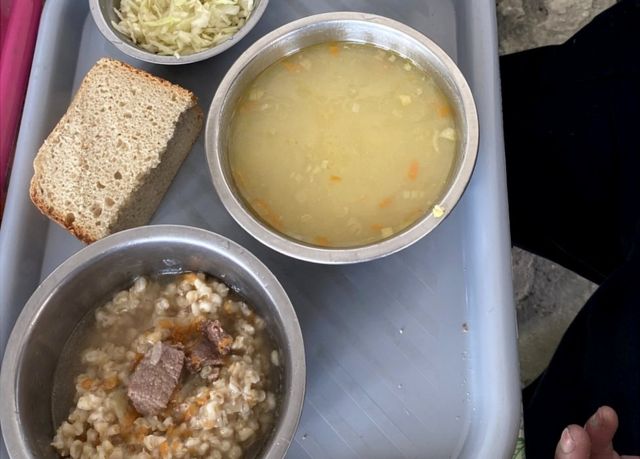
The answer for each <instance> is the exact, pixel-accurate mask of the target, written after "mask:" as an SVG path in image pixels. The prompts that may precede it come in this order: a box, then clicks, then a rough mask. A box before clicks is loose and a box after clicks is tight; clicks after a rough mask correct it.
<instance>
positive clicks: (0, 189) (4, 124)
mask: <svg viewBox="0 0 640 459" xmlns="http://www.w3.org/2000/svg"><path fill="white" fill-rule="evenodd" d="M42 6H43V0H13V1H12V0H0V48H1V49H2V54H0V101H1V103H0V217H1V216H2V209H3V208H4V201H5V197H6V193H7V186H8V184H9V170H10V167H11V162H12V159H13V152H14V149H15V143H16V137H17V135H18V126H19V124H20V118H21V115H22V105H23V103H24V96H25V93H26V90H27V81H28V79H29V70H30V69H31V59H32V58H33V50H34V47H35V43H36V36H37V32H38V24H39V23H40V13H41V12H42Z"/></svg>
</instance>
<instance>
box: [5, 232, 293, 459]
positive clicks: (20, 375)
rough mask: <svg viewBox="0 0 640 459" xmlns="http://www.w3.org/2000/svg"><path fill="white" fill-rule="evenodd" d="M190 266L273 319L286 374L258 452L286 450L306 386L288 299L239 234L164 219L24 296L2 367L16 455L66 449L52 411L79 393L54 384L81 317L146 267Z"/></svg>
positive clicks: (92, 253) (108, 242)
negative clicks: (59, 443) (55, 444)
mask: <svg viewBox="0 0 640 459" xmlns="http://www.w3.org/2000/svg"><path fill="white" fill-rule="evenodd" d="M185 270H189V271H203V272H207V273H209V274H212V275H214V276H217V277H220V278H222V279H223V280H224V281H225V282H226V283H227V284H229V285H231V286H233V287H234V288H236V289H237V290H238V291H239V292H240V294H241V295H243V296H244V297H245V298H247V299H248V300H249V301H250V302H251V304H252V305H254V306H255V308H256V310H257V311H258V313H259V314H261V316H262V317H263V318H264V319H265V320H266V321H267V324H268V326H269V329H270V330H271V332H272V335H273V338H274V339H275V341H276V344H277V345H278V347H279V349H280V350H281V355H282V361H283V368H284V374H283V384H282V397H281V400H280V406H279V415H278V419H277V421H276V425H275V429H274V431H273V432H272V434H271V435H270V437H269V439H268V440H267V442H266V444H265V445H264V447H263V448H262V450H261V451H260V454H259V457H263V458H269V459H276V458H282V457H283V456H284V454H285V452H286V451H287V448H288V447H289V443H290V442H291V440H292V438H293V435H294V434H295V431H296V428H297V425H298V419H299V417H300V412H301V410H302V402H303V398H304V390H305V359H304V346H303V342H302V334H301V332H300V325H299V324H298V319H297V318H296V314H295V311H294V310H293V307H292V305H291V302H290V301H289V298H288V297H287V295H286V293H285V292H284V290H283V289H282V287H281V286H280V284H279V283H278V281H277V280H276V278H275V277H274V276H273V274H271V272H270V271H269V270H268V269H267V267H266V266H265V265H263V264H262V263H261V262H260V261H259V260H258V259H257V258H256V257H254V256H253V255H251V254H250V253H249V252H247V251H246V250H244V249H243V248H242V247H240V246H239V245H237V244H235V243H234V242H232V241H230V240H228V239H226V238H224V237H222V236H218V235H216V234H213V233H210V232H208V231H205V230H201V229H196V228H190V227H186V226H173V225H166V226H162V225H160V226H148V227H141V228H136V229H132V230H128V231H123V232H120V233H117V234H115V235H113V236H110V237H107V238H105V239H103V240H100V241H98V242H95V243H93V244H91V245H90V246H88V247H86V248H84V249H83V250H81V251H80V252H78V253H77V254H75V255H73V256H72V257H71V258H69V259H68V260H67V261H65V262H64V263H63V264H62V265H61V266H60V267H59V268H58V269H56V270H55V271H54V272H53V273H52V274H51V275H50V276H49V277H47V279H46V280H45V281H44V282H43V283H42V284H41V285H40V287H38V289H37V290H36V291H35V293H34V294H33V295H32V296H31V298H30V299H29V301H28V302H27V304H26V305H25V307H24V309H23V311H22V313H21V314H20V317H19V318H18V320H17V322H16V324H15V327H14V328H13V331H12V332H11V336H10V338H9V342H8V344H7V347H6V351H5V354H4V360H3V362H2V374H1V376H0V394H2V397H0V421H1V424H2V432H3V435H4V441H5V444H6V446H7V450H8V451H9V455H10V456H11V457H12V458H13V459H18V458H38V459H42V458H49V457H50V458H55V457H58V456H57V454H56V453H55V451H54V450H53V448H52V447H51V446H50V443H51V441H52V439H53V435H54V432H55V430H54V429H55V427H54V418H57V419H55V420H56V421H58V422H59V419H60V417H62V419H65V418H66V416H67V414H68V409H69V408H70V406H68V405H67V406H66V407H60V406H57V405H60V404H59V403H58V402H57V399H58V397H63V398H67V399H69V400H72V397H73V395H72V393H71V392H72V391H74V385H73V383H71V382H70V384H68V386H69V387H68V392H69V393H63V394H58V393H56V395H55V397H52V390H51V389H52V387H51V386H52V381H53V380H54V372H55V371H56V368H57V367H58V365H60V364H61V362H60V361H59V357H60V353H61V352H62V350H63V347H64V346H65V343H66V342H67V340H68V339H69V337H70V335H71V334H72V331H73V330H74V328H75V327H76V325H77V324H78V323H79V321H80V320H81V319H82V318H83V317H84V316H85V315H86V314H87V313H88V312H90V311H91V310H92V309H93V308H95V307H97V306H99V305H101V304H103V303H104V302H105V301H106V300H107V299H108V298H109V297H110V296H111V295H113V293H114V292H116V291H118V289H121V288H123V287H126V286H127V285H128V284H130V283H131V282H132V280H133V279H134V278H135V277H136V276H138V275H141V274H150V273H177V272H181V271H185ZM62 364H63V365H66V364H67V363H65V362H62ZM61 410H62V411H63V412H62V413H60V411H61ZM56 427H57V426H56Z"/></svg>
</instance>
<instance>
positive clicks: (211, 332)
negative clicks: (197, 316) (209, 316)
mask: <svg viewBox="0 0 640 459" xmlns="http://www.w3.org/2000/svg"><path fill="white" fill-rule="evenodd" d="M202 333H203V334H204V336H206V337H207V339H208V340H209V341H210V342H211V343H212V344H213V345H214V346H215V347H216V349H218V352H219V353H220V355H227V354H228V353H229V352H230V351H231V345H232V344H233V337H232V336H231V335H229V334H227V333H226V332H225V331H224V330H223V328H222V325H221V324H220V321H219V320H207V321H206V322H205V323H204V324H202Z"/></svg>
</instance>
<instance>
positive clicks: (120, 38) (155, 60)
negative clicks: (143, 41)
mask: <svg viewBox="0 0 640 459" xmlns="http://www.w3.org/2000/svg"><path fill="white" fill-rule="evenodd" d="M268 3H269V0H255V2H254V7H253V11H252V12H251V14H250V15H249V18H248V19H247V22H245V24H244V25H243V26H242V27H241V28H240V29H239V30H238V31H237V32H236V33H235V35H233V36H231V37H230V38H229V39H228V40H227V41H224V42H222V43H220V44H219V45H216V46H213V47H211V48H208V49H205V50H203V51H200V52H197V53H193V54H187V55H185V56H180V57H175V56H161V55H159V54H155V53H152V52H150V51H147V50H146V49H144V48H142V47H140V46H138V45H135V44H134V43H133V42H132V41H131V39H130V38H129V37H127V36H126V35H124V34H122V33H120V32H119V31H118V30H116V28H115V27H113V25H112V21H117V20H118V17H117V16H116V13H115V12H114V8H118V7H119V6H120V0H89V7H90V9H91V15H92V16H93V20H94V21H95V23H96V25H97V26H98V29H99V30H100V32H101V33H102V35H104V37H105V38H106V39H107V40H109V41H110V42H111V43H112V44H113V45H114V46H115V47H116V48H118V49H119V50H120V51H122V52H123V53H125V54H127V55H129V56H131V57H135V58H136V59H140V60H141V61H145V62H151V63H152V64H164V65H180V64H191V63H193V62H199V61H203V60H205V59H209V58H210V57H213V56H215V55H216V54H220V53H221V52H223V51H226V50H227V49H229V48H231V47H232V46H233V45H235V44H236V43H238V42H239V41H240V40H242V38H244V36H245V35H247V34H248V33H249V31H250V30H251V29H253V27H254V26H255V25H256V24H257V23H258V21H259V20H260V17H262V14H263V13H264V10H265V9H266V8H267V4H268Z"/></svg>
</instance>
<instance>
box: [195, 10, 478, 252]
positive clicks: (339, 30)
mask: <svg viewBox="0 0 640 459" xmlns="http://www.w3.org/2000/svg"><path fill="white" fill-rule="evenodd" d="M330 41H350V42H357V43H370V44H373V45H375V46H377V47H380V48H384V49H389V50H393V51H395V52H397V53H399V54H401V55H402V56H404V57H406V58H409V59H410V60H412V61H413V62H414V63H415V64H416V65H418V66H419V67H421V68H423V69H426V70H427V71H430V72H431V73H432V74H433V75H434V77H435V78H436V80H437V81H438V82H439V83H440V86H441V87H442V89H443V90H444V92H445V93H446V94H447V96H448V97H449V99H450V100H451V102H452V105H453V108H454V111H455V116H456V121H457V124H458V126H459V128H460V132H461V136H460V140H458V149H459V160H458V163H457V164H456V165H455V170H454V172H453V173H452V178H451V180H450V185H449V187H448V189H447V190H446V191H445V193H444V195H443V196H442V197H441V198H440V202H439V205H440V206H441V207H442V208H443V209H444V211H445V216H446V215H448V214H449V212H450V211H451V210H452V209H453V207H454V206H455V205H456V203H457V202H458V200H459V199H460V196H461V195H462V193H463V192H464V190H465V188H466V186H467V184H468V182H469V179H470V177H471V173H472V171H473V168H474V165H475V162H476V155H477V151H478V117H477V113H476V107H475V103H474V101H473V96H472V95H471V90H470V89H469V85H468V84H467V82H466V81H465V79H464V77H463V76H462V73H461V72H460V70H459V69H458V68H457V67H456V65H455V64H454V62H453V61H452V60H451V58H450V57H449V56H447V54H446V53H445V52H444V51H442V49H440V48H439V47H438V46H437V45H436V44H435V43H433V42H432V41H431V40H429V39H428V38H426V37H425V36H424V35H422V34H420V33H419V32H417V31H415V30H413V29H411V28H410V27H408V26H406V25H404V24H401V23H399V22H396V21H393V20H391V19H387V18H384V17H381V16H375V15H371V14H364V13H345V12H340V13H327V14H319V15H316V16H309V17H306V18H303V19H300V20H298V21H294V22H291V23H289V24H286V25H284V26H283V27H280V28H279V29H277V30H275V31H273V32H271V33H269V34H268V35H266V36H264V37H263V38H261V39H260V40H258V41H257V42H256V43H254V44H253V45H252V46H251V47H250V48H249V49H247V50H246V51H245V52H244V53H243V54H242V55H241V56H240V57H239V58H238V60H237V61H236V62H235V63H234V64H233V66H232V67H231V69H230V70H229V72H227V74H226V76H225V77H224V79H223V80H222V82H221V83H220V86H219V87H218V90H217V91H216V94H215V96H214V98H213V101H212V103H211V108H210V109H209V115H208V118H207V126H206V134H205V142H206V151H207V160H208V162H209V168H210V170H211V176H212V178H213V184H214V186H215V188H216V191H217V192H218V195H219V196H220V199H221V200H222V203H223V204H224V206H225V207H226V208H227V210H228V211H229V213H230V214H231V215H232V217H233V218H234V219H235V220H236V221H237V222H238V223H239V224H240V226H242V227H243V228H244V229H245V230H246V231H247V232H249V233H250V234H251V235H252V236H253V237H255V238H256V239H258V240H259V241H260V242H262V243H263V244H265V245H267V246H269V247H271V248H272V249H275V250H277V251H278V252H281V253H283V254H286V255H289V256H291V257H294V258H298V259H301V260H307V261H312V262H317V263H326V264H342V263H356V262H361V261H367V260H372V259H375V258H380V257H384V256H386V255H389V254H392V253H394V252H397V251H398V250H401V249H403V248H405V247H407V246H409V245H411V244H413V243H414V242H416V241H418V240H419V239H420V238H422V237H424V236H425V235H427V234H428V233H429V232H430V231H432V230H433V229H434V228H435V227H436V226H438V225H439V224H440V223H441V221H442V220H443V218H436V217H435V216H434V215H432V214H431V213H427V214H425V215H424V216H422V217H421V218H420V219H419V220H418V221H416V222H415V223H414V224H413V225H412V226H410V227H408V228H407V229H405V230H403V231H402V232H399V233H397V234H395V235H394V236H392V237H390V238H388V239H385V240H382V241H379V242H375V243H372V244H369V245H363V246H358V247H349V248H323V247H319V246H314V245H311V244H306V243H304V242H300V241H298V240H294V239H292V238H289V237H287V236H286V235H284V234H282V233H280V232H278V231H276V230H274V229H273V228H271V227H270V226H268V225H267V224H265V223H263V222H262V221H261V220H260V219H259V218H258V217H257V216H256V215H255V214H254V212H253V211H252V210H251V208H249V207H248V205H247V204H246V203H245V202H244V201H243V199H242V198H241V195H240V193H239V191H238V189H237V188H236V186H235V184H234V181H233V178H232V175H231V171H230V167H229V161H228V158H227V142H228V139H229V126H230V124H231V120H232V115H233V111H234V109H235V105H236V101H237V100H238V98H239V96H240V95H241V94H242V93H243V92H244V89H245V88H246V87H247V86H248V85H249V84H251V82H252V81H253V80H254V79H255V78H256V76H257V75H258V74H259V73H260V72H262V71H263V70H264V69H265V68H267V67H268V66H269V65H271V64H273V63H274V62H276V61H277V60H279V59H281V58H283V57H284V56H287V55H289V54H292V53H294V52H296V51H298V50H300V49H301V48H304V47H307V46H311V45H314V44H318V43H325V42H330Z"/></svg>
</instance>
